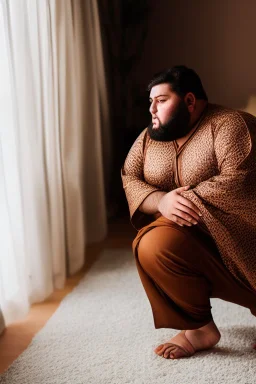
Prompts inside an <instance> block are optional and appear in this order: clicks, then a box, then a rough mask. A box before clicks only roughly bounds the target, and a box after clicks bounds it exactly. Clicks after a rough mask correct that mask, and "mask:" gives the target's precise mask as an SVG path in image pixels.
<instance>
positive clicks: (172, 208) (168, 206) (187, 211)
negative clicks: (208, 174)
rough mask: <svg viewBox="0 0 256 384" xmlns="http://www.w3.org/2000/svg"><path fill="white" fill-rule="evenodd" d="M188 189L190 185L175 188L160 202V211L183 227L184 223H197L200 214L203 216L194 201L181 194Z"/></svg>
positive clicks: (190, 224) (188, 224)
mask: <svg viewBox="0 0 256 384" xmlns="http://www.w3.org/2000/svg"><path fill="white" fill-rule="evenodd" d="M188 189H189V186H186V187H181V188H177V189H174V190H173V191H171V192H168V193H166V194H165V195H164V196H163V197H162V198H161V200H160V201H159V203H158V211H159V212H160V213H161V214H162V215H163V216H164V217H166V218H167V219H169V220H172V221H174V222H175V223H177V224H178V225H180V226H182V227H183V225H187V226H192V225H193V224H197V223H198V220H199V218H200V216H202V215H201V212H200V211H199V209H198V208H197V206H196V205H195V204H194V203H192V201H190V200H188V199H186V198H185V197H183V196H181V195H180V193H181V192H183V191H187V190H188Z"/></svg>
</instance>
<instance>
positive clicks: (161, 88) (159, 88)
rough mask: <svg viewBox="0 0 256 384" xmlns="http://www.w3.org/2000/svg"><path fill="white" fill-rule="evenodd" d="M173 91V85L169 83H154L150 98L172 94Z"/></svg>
mask: <svg viewBox="0 0 256 384" xmlns="http://www.w3.org/2000/svg"><path fill="white" fill-rule="evenodd" d="M171 93H173V92H172V89H171V85H170V84H169V83H162V84H157V85H154V86H153V87H152V88H151V91H150V96H149V97H150V98H151V99H152V98H154V97H158V96H161V95H170V94H171Z"/></svg>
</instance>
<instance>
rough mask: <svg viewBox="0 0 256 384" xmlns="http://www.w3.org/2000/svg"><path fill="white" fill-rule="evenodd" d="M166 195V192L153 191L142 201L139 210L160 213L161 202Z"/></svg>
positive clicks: (151, 213) (148, 213) (147, 212)
mask: <svg viewBox="0 0 256 384" xmlns="http://www.w3.org/2000/svg"><path fill="white" fill-rule="evenodd" d="M164 195H166V192H161V191H157V192H153V193H151V194H150V195H149V196H148V197H146V199H145V200H144V201H143V202H142V203H141V205H140V206H139V211H140V212H143V213H146V214H147V215H155V214H158V213H159V214H160V212H159V203H160V200H161V199H162V197H163V196H164Z"/></svg>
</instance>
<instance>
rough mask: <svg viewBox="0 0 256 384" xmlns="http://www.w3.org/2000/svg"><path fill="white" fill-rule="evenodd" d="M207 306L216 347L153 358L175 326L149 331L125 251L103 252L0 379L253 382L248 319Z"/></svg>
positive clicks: (31, 382) (255, 364)
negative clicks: (169, 357) (216, 337)
mask: <svg viewBox="0 0 256 384" xmlns="http://www.w3.org/2000/svg"><path fill="white" fill-rule="evenodd" d="M212 307H213V315H214V319H215V321H216V323H217V325H218V326H219V329H220V331H221V333H222V339H221V341H220V342H219V344H218V346H217V347H215V348H214V349H212V350H211V351H210V352H209V351H208V352H199V353H197V354H196V355H194V356H193V357H191V358H187V359H181V360H174V361H173V360H165V359H164V358H161V357H158V356H157V355H155V354H154V352H153V348H154V347H155V346H157V345H158V344H159V343H161V342H163V341H166V340H168V339H169V338H170V337H172V336H173V335H175V334H176V333H177V331H175V330H168V329H158V330H155V329H154V325H153V319H152V314H151V309H150V305H149V302H148V300H147V297H146V295H145V293H144V290H143V288H142V286H141V283H140V280H139V277H138V275H137V270H136V267H135V263H134V260H133V256H132V253H131V251H129V250H127V249H121V250H105V251H104V252H102V254H101V257H100V258H99V260H98V261H97V262H96V263H95V264H94V266H93V267H92V269H91V270H90V271H89V273H88V274H87V275H86V276H85V278H84V279H83V280H82V281H81V282H80V284H79V285H78V286H77V287H76V288H75V289H74V290H73V291H72V292H71V293H70V294H69V295H68V296H66V298H65V299H64V300H63V301H62V303H61V304H60V306H59V308H58V309H57V311H56V312H55V313H54V315H53V316H52V317H51V318H50V320H49V321H48V322H47V324H46V325H45V327H44V328H43V329H42V330H41V331H40V332H39V333H38V334H37V335H36V336H35V337H34V339H33V340H32V342H31V344H30V346H29V347H28V348H27V349H26V350H25V351H24V352H23V354H22V355H21V356H20V357H19V358H18V359H17V360H16V361H15V362H14V363H13V364H12V365H11V366H10V367H9V369H8V370H7V371H6V372H5V373H4V374H3V375H1V376H0V383H1V384H4V383H8V384H66V383H67V384H144V383H145V384H167V383H168V384H170V383H174V384H186V383H188V384H201V383H202V384H208V383H209V384H213V383H215V384H221V383H225V384H228V383H232V384H235V383H241V384H253V383H256V351H255V350H253V349H252V348H251V344H252V343H253V341H255V340H256V318H255V317H253V316H252V315H251V313H250V312H249V310H247V309H245V308H242V307H238V306H237V305H234V304H230V303H226V302H224V301H221V300H217V299H214V300H212Z"/></svg>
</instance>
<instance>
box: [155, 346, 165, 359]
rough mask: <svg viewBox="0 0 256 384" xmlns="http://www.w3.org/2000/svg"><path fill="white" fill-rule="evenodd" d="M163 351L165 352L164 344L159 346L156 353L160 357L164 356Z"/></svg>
mask: <svg viewBox="0 0 256 384" xmlns="http://www.w3.org/2000/svg"><path fill="white" fill-rule="evenodd" d="M163 351H164V344H161V345H159V346H158V347H157V348H156V349H155V353H156V354H157V355H159V356H162V354H163Z"/></svg>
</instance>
